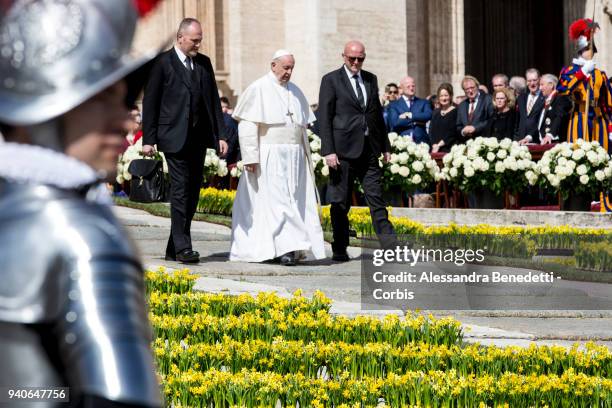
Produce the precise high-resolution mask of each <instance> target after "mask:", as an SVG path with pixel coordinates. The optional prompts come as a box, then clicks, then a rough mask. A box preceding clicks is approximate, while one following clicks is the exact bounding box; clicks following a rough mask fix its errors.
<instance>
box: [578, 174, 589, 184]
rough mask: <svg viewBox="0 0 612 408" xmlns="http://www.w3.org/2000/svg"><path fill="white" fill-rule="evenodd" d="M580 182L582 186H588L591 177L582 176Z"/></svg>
mask: <svg viewBox="0 0 612 408" xmlns="http://www.w3.org/2000/svg"><path fill="white" fill-rule="evenodd" d="M580 182H581V183H582V184H587V183H588V182H589V176H587V175H586V174H585V175H583V176H580Z"/></svg>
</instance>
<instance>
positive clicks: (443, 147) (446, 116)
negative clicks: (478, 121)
mask: <svg viewBox="0 0 612 408" xmlns="http://www.w3.org/2000/svg"><path fill="white" fill-rule="evenodd" d="M436 95H437V103H438V106H439V108H438V109H436V110H435V111H434V112H433V116H432V117H431V122H430V124H429V139H430V140H431V151H432V152H434V153H435V152H438V151H439V152H449V151H450V148H451V147H452V146H453V145H454V144H455V143H457V126H456V123H457V109H456V108H455V105H454V104H453V86H452V85H451V84H449V83H443V84H442V85H440V87H439V88H438V92H437V94H436Z"/></svg>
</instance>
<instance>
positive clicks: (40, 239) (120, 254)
mask: <svg viewBox="0 0 612 408" xmlns="http://www.w3.org/2000/svg"><path fill="white" fill-rule="evenodd" d="M135 253H136V251H135V249H134V247H133V246H132V244H131V242H130V241H129V240H128V239H127V234H126V232H125V231H124V230H123V228H122V227H121V226H120V225H119V223H118V222H117V220H116V219H115V217H114V216H113V214H112V213H111V209H110V208H109V207H107V206H103V205H99V204H95V203H90V202H87V201H85V200H84V199H83V196H82V195H80V194H79V193H77V192H74V191H71V190H63V189H59V188H54V187H47V186H43V185H36V184H19V183H12V182H7V181H5V180H3V179H0V260H1V267H0V282H1V284H0V367H1V368H0V386H5V387H24V386H44V387H52V386H67V387H70V396H71V400H73V401H74V400H76V399H77V398H79V397H80V396H83V395H92V396H96V397H101V398H104V399H106V400H110V401H113V402H121V403H125V404H134V405H142V406H160V405H161V400H160V394H159V390H158V384H157V381H156V378H155V374H154V373H155V371H154V365H153V358H152V355H151V352H150V349H149V344H150V340H151V338H150V329H149V326H148V320H147V315H146V310H145V307H144V305H145V300H144V283H143V270H142V266H141V264H140V262H139V260H138V259H137V258H136V257H135V255H134V254H135ZM19 406H27V404H20V405H19ZM31 406H33V407H51V406H56V405H55V404H53V403H46V404H44V403H32V404H31Z"/></svg>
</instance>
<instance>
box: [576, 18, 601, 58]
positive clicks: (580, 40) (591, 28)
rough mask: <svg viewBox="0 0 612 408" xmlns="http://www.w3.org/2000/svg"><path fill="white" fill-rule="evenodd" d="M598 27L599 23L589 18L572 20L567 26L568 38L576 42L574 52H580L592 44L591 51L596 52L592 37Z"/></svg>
mask: <svg viewBox="0 0 612 408" xmlns="http://www.w3.org/2000/svg"><path fill="white" fill-rule="evenodd" d="M597 29H599V24H597V23H596V22H595V21H593V20H591V19H590V18H581V19H579V20H576V21H574V22H573V23H572V24H571V25H570V27H569V38H570V40H572V41H574V42H575V44H576V53H577V54H580V53H581V52H582V51H584V49H585V48H588V47H589V46H590V45H592V46H593V53H596V52H597V47H596V46H595V39H594V38H593V36H594V34H595V31H596V30H597Z"/></svg>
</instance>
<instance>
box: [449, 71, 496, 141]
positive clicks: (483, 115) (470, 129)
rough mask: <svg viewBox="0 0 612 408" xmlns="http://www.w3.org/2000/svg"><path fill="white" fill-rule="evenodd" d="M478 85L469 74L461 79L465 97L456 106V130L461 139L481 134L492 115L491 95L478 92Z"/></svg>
mask: <svg viewBox="0 0 612 408" xmlns="http://www.w3.org/2000/svg"><path fill="white" fill-rule="evenodd" d="M479 86H480V83H479V82H478V80H477V79H476V78H474V77H473V76H471V75H466V76H465V77H464V78H463V80H462V81H461V87H462V88H463V92H465V96H466V99H465V100H464V101H463V102H461V103H460V104H459V106H458V107H457V132H459V133H460V134H461V136H462V139H463V140H467V139H471V138H474V137H477V136H481V135H482V132H483V131H484V129H485V127H486V126H487V122H488V120H489V118H490V117H491V116H493V102H492V99H491V95H489V94H486V93H483V92H480V90H479V89H478V87H479Z"/></svg>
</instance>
